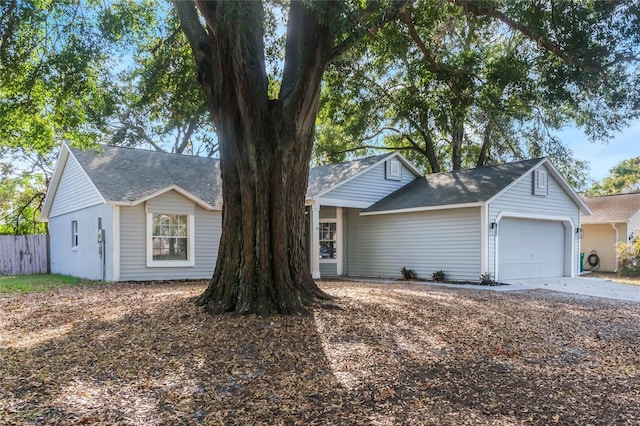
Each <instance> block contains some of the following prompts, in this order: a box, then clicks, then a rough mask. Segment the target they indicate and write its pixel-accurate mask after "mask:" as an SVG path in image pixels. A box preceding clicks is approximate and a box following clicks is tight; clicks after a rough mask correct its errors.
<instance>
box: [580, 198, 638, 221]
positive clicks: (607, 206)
mask: <svg viewBox="0 0 640 426" xmlns="http://www.w3.org/2000/svg"><path fill="white" fill-rule="evenodd" d="M584 202H585V203H586V204H587V205H588V206H589V208H590V209H591V211H592V214H591V216H585V217H583V218H582V219H581V222H582V224H584V225H588V224H595V223H618V222H627V221H628V220H629V219H631V218H632V217H633V216H635V215H636V214H638V213H640V192H638V193H632V194H617V195H605V196H602V197H592V198H585V199H584Z"/></svg>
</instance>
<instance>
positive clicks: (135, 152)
mask: <svg viewBox="0 0 640 426" xmlns="http://www.w3.org/2000/svg"><path fill="white" fill-rule="evenodd" d="M71 151H72V153H73V155H74V157H75V158H77V160H78V162H79V163H80V165H81V166H82V168H83V169H84V170H85V172H86V173H87V175H88V176H89V178H90V179H91V180H92V181H93V184H94V185H95V186H96V188H97V189H98V191H100V193H101V194H102V196H103V197H104V199H105V200H107V201H115V202H127V201H136V200H138V199H140V198H143V197H145V196H147V195H150V194H153V193H154V192H156V191H159V190H161V189H163V188H166V187H168V186H170V185H178V186H180V187H181V188H183V189H185V190H187V191H189V192H190V193H192V194H193V195H195V196H196V197H198V198H200V199H202V200H203V201H205V202H207V203H208V204H210V205H212V206H221V205H222V182H221V179H220V160H218V159H215V158H204V157H194V156H189V155H180V154H169V153H166V152H157V151H148V150H142V149H134V148H124V147H114V146H102V148H101V152H95V151H90V150H87V151H82V150H79V149H76V148H71Z"/></svg>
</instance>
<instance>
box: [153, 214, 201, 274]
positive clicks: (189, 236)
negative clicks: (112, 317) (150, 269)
mask: <svg viewBox="0 0 640 426" xmlns="http://www.w3.org/2000/svg"><path fill="white" fill-rule="evenodd" d="M147 221H148V223H147V229H148V231H147V232H148V234H147V235H148V236H147V266H167V267H170V266H193V265H194V258H195V257H194V253H193V251H194V241H193V215H188V214H170V213H148V214H147Z"/></svg>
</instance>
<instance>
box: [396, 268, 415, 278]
mask: <svg viewBox="0 0 640 426" xmlns="http://www.w3.org/2000/svg"><path fill="white" fill-rule="evenodd" d="M400 273H401V274H402V278H404V279H405V280H413V279H415V277H416V274H415V272H413V271H412V270H411V269H407V267H406V266H403V267H402V269H400Z"/></svg>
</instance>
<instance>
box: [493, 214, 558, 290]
mask: <svg viewBox="0 0 640 426" xmlns="http://www.w3.org/2000/svg"><path fill="white" fill-rule="evenodd" d="M564 233H565V229H564V225H563V224H562V223H561V222H552V221H546V220H529V219H507V218H505V219H502V220H501V221H500V234H499V257H498V265H499V266H498V267H499V273H500V276H499V278H500V280H501V281H503V280H506V279H515V278H542V277H561V276H563V275H564V257H565V256H564V253H565V250H564V241H565V238H564V235H565V234H564Z"/></svg>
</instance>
